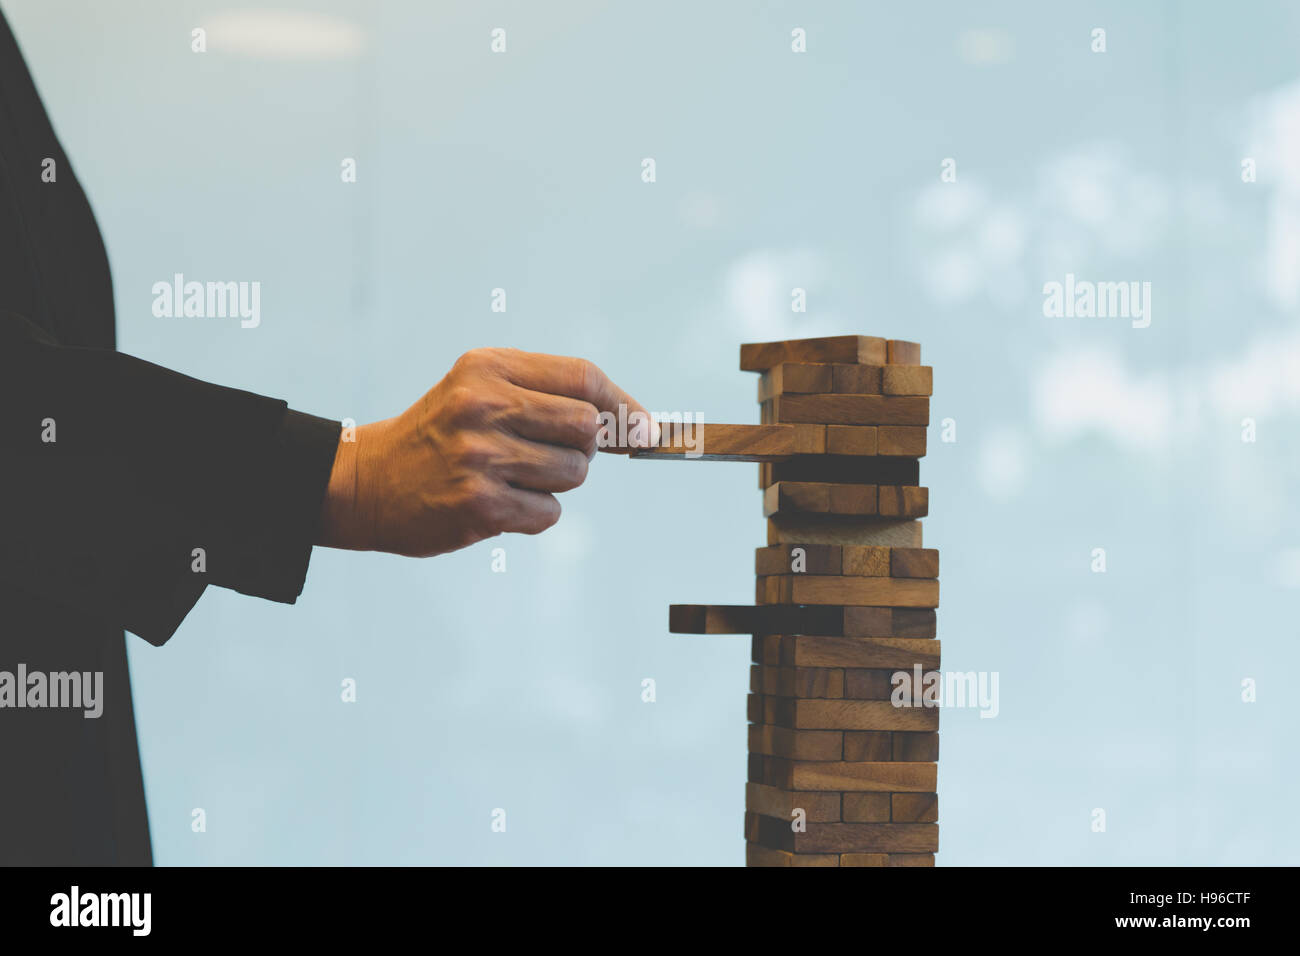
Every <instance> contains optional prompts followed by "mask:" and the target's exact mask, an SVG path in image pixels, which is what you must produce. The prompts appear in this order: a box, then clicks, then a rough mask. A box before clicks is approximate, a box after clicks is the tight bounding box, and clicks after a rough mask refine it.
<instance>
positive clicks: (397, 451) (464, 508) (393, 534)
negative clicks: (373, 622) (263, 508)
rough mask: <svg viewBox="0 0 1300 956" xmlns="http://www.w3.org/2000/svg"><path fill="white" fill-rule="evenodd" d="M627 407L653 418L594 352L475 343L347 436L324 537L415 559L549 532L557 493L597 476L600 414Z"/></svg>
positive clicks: (325, 513) (333, 543)
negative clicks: (430, 382)
mask: <svg viewBox="0 0 1300 956" xmlns="http://www.w3.org/2000/svg"><path fill="white" fill-rule="evenodd" d="M620 405H623V406H625V408H624V411H623V414H624V415H627V416H628V417H629V418H632V416H633V415H635V414H637V413H639V414H640V415H643V416H645V419H644V420H645V421H647V422H648V421H649V415H648V414H647V413H646V411H645V409H643V408H642V407H641V405H640V404H638V403H637V402H636V401H634V400H633V399H632V398H631V397H630V396H629V395H628V394H627V393H626V392H624V391H623V390H622V389H620V388H619V387H618V386H616V385H615V384H614V383H613V382H611V381H610V380H609V379H608V378H606V376H605V374H604V373H603V372H601V370H600V369H598V368H597V367H596V366H595V365H593V364H592V363H591V362H588V361H586V360H585V359H577V358H563V357H560V356H555V355H538V354H534V353H530V352H521V351H519V350H517V349H475V350H474V351H472V352H466V353H465V354H464V355H462V356H461V357H460V358H459V359H458V360H457V362H456V364H455V366H453V367H452V369H451V371H450V372H448V373H447V375H446V377H445V378H443V380H442V381H441V382H439V383H438V384H437V385H435V386H434V387H433V388H431V389H430V390H429V391H428V392H426V393H425V395H424V397H423V398H421V399H420V400H419V401H418V402H416V403H415V404H414V405H412V406H411V407H410V408H408V409H407V410H406V411H405V412H403V413H402V414H401V415H399V416H397V417H396V418H389V419H385V420H384V421H379V422H372V423H371V424H368V425H362V426H360V427H359V428H357V430H356V436H355V437H356V440H355V441H352V442H349V441H340V442H339V447H338V452H337V454H336V456H335V459H334V467H333V470H332V472H331V474H330V481H329V488H328V490H327V491H326V495H325V502H324V505H323V508H322V515H321V531H320V535H319V540H318V541H317V543H318V544H323V545H328V546H330V547H335V548H350V549H352V550H359V551H389V552H392V553H395V554H404V555H409V556H413V557H415V556H427V555H433V554H442V553H444V552H447V551H455V550H456V549H457V548H463V547H466V546H467V545H470V544H473V543H474V542H476V541H481V540H483V539H484V538H490V537H493V536H494V535H498V534H501V533H502V532H503V531H518V532H522V533H524V534H537V533H539V532H541V531H545V530H546V529H547V528H549V527H551V525H553V524H555V522H556V521H558V520H559V518H560V503H559V501H557V500H556V498H555V494H556V493H557V492H561V491H569V490H570V489H573V488H577V487H578V486H579V485H581V484H582V482H583V481H584V480H585V479H586V477H587V465H588V463H589V462H590V460H591V459H592V457H593V456H594V455H595V453H596V450H597V438H598V435H599V434H600V424H601V423H600V420H599V416H600V415H601V414H602V413H609V414H611V415H613V416H618V415H619V414H620V412H619V406H620ZM633 420H635V419H633ZM607 421H608V419H607ZM651 427H652V428H653V426H651ZM655 430H657V429H655ZM653 440H655V439H654V437H653V436H648V437H647V436H646V435H645V434H644V432H642V433H641V434H640V435H639V436H637V437H634V439H633V442H632V443H633V444H634V445H644V444H648V443H649V442H650V441H653ZM601 444H602V445H603V444H604V441H603V440H602V441H601Z"/></svg>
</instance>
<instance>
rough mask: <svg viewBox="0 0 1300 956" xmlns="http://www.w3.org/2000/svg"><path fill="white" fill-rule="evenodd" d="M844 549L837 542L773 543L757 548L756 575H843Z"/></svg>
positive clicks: (755, 555) (755, 558)
mask: <svg viewBox="0 0 1300 956" xmlns="http://www.w3.org/2000/svg"><path fill="white" fill-rule="evenodd" d="M842 553H843V552H842V549H841V548H840V547H839V546H838V545H833V544H771V545H768V546H767V547H766V548H756V549H755V551H754V573H755V574H839V573H841V569H842V567H843V560H842V557H841V555H842Z"/></svg>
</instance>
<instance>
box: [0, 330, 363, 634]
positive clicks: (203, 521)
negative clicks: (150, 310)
mask: <svg viewBox="0 0 1300 956" xmlns="http://www.w3.org/2000/svg"><path fill="white" fill-rule="evenodd" d="M339 429H340V423H339V422H336V421H331V420H329V419H324V418H318V417H316V416H314V415H306V414H303V413H301V412H297V411H294V410H292V409H290V408H289V407H288V405H287V404H286V403H285V402H283V401H280V400H278V399H272V398H267V397H265V396H261V395H255V394H253V393H251V392H244V391H240V390H237V389H232V388H224V387H222V386H219V385H212V384H209V383H207V382H201V381H198V380H197V379H193V378H189V377H187V376H185V375H180V374H178V373H176V372H173V371H170V370H168V369H165V368H162V367H160V366H157V365H154V364H151V363H149V362H145V361H143V360H141V359H137V358H133V357H131V356H129V355H123V354H122V353H120V352H114V351H111V350H106V349H88V348H73V347H66V346H61V345H59V344H57V343H56V342H54V341H53V340H51V339H50V338H49V337H48V336H47V335H46V334H45V333H43V332H42V331H41V330H40V329H39V328H37V326H35V325H34V324H32V323H31V322H29V321H27V320H26V319H24V318H23V317H21V316H18V315H15V314H13V313H8V312H3V311H0V439H2V443H0V448H3V458H4V461H3V462H0V573H2V574H3V575H4V577H5V582H6V584H8V585H11V586H13V587H17V588H19V589H22V590H26V591H30V592H31V593H33V594H36V595H39V596H41V597H43V598H46V599H48V600H50V601H53V602H56V603H59V604H62V605H65V606H68V607H70V608H72V609H75V610H77V611H79V612H81V613H84V614H85V615H87V616H89V617H92V618H96V619H99V620H102V621H104V622H107V623H111V624H113V625H116V626H120V627H123V628H125V629H126V630H129V631H132V632H133V633H135V634H138V635H139V636H140V637H143V638H144V639H145V640H147V641H149V642H150V643H152V644H162V643H163V642H165V641H166V640H167V639H168V638H169V637H171V635H172V634H173V633H174V632H175V630H176V628H177V627H178V626H179V625H180V622H181V621H182V620H183V619H184V617H185V615H186V614H188V613H189V611H190V609H191V608H192V607H193V606H194V604H195V603H196V602H197V601H198V599H199V597H200V596H201V595H202V593H203V590H204V588H205V587H206V586H207V585H209V584H215V585H218V586H221V587H226V588H233V589H234V590H236V591H240V592H242V593H244V594H249V595H253V596H256V597H261V598H267V599H269V600H272V601H281V602H285V603H293V602H294V601H295V599H296V598H297V596H298V594H299V593H301V591H302V586H303V581H304V579H305V577H306V574H307V565H308V561H309V560H310V557H311V548H312V542H313V540H314V539H315V536H316V532H317V522H318V520H319V515H320V510H321V503H322V500H323V497H324V494H325V488H326V485H327V483H328V481H329V474H330V469H331V467H332V465H333V462H334V452H335V449H336V447H337V443H338V439H339Z"/></svg>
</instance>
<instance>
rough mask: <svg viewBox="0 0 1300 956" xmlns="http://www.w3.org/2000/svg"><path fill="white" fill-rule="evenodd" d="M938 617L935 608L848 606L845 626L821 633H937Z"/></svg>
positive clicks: (864, 635) (917, 634)
mask: <svg viewBox="0 0 1300 956" xmlns="http://www.w3.org/2000/svg"><path fill="white" fill-rule="evenodd" d="M936 618H937V615H936V613H935V611H934V609H933V608H905V607H896V608H872V607H846V608H845V609H844V617H843V621H842V627H841V629H840V630H838V631H822V632H821V633H823V634H831V635H841V636H843V637H934V635H935V633H936V623H937V621H936ZM882 628H887V629H882ZM799 633H800V634H811V633H813V632H812V631H807V630H804V631H800V632H799Z"/></svg>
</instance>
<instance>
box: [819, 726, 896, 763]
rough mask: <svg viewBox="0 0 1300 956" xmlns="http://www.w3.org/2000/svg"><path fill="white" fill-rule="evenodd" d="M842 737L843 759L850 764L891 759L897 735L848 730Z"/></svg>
mask: <svg viewBox="0 0 1300 956" xmlns="http://www.w3.org/2000/svg"><path fill="white" fill-rule="evenodd" d="M803 733H818V731H803ZM843 736H844V742H843V745H842V746H843V751H844V759H845V760H847V761H849V762H851V763H859V762H862V761H877V762H880V761H885V760H890V759H892V756H891V755H892V752H893V747H894V738H895V737H897V736H898V734H896V733H891V732H890V731H888V730H849V731H845V732H844V735H843ZM918 736H919V735H918Z"/></svg>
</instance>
